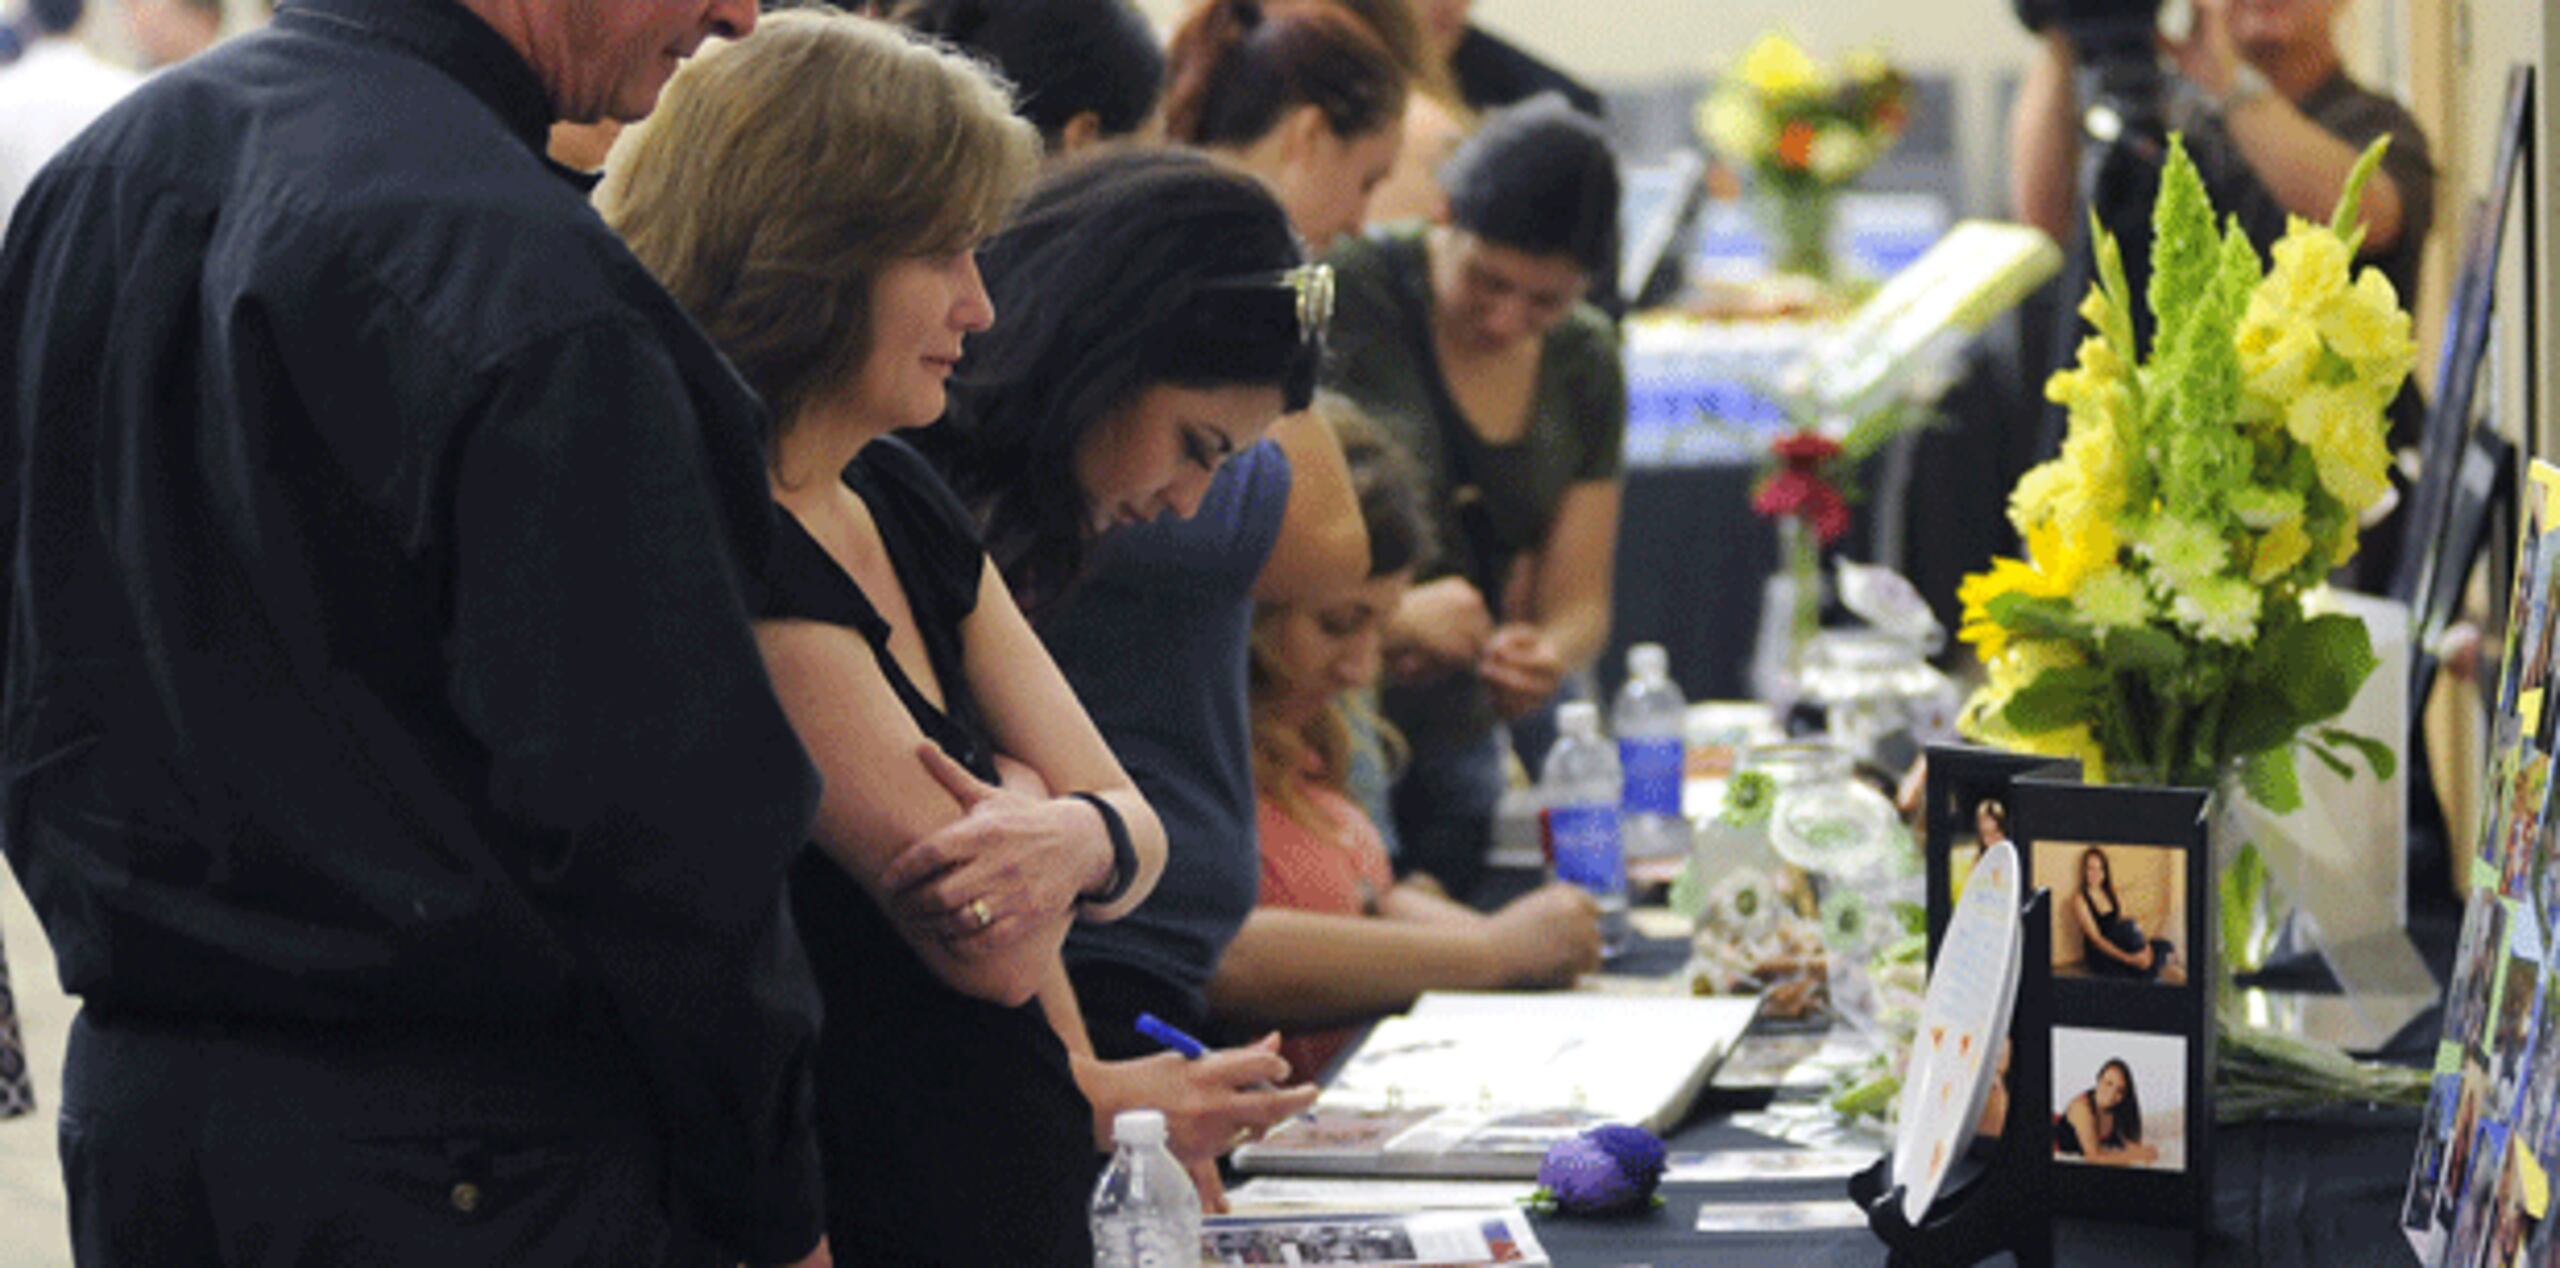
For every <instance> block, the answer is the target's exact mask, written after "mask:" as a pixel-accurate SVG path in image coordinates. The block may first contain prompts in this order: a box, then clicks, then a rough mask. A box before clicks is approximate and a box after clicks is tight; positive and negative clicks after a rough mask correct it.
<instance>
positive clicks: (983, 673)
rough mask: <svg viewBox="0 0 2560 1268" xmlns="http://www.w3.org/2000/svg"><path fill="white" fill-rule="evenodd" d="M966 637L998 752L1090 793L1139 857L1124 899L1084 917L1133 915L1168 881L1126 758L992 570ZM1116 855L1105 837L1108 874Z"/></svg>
mask: <svg viewBox="0 0 2560 1268" xmlns="http://www.w3.org/2000/svg"><path fill="white" fill-rule="evenodd" d="M962 634H963V643H964V646H965V648H966V650H965V651H964V653H963V659H964V663H965V664H966V665H967V667H968V673H969V688H970V690H971V691H972V692H974V693H975V694H976V696H977V700H978V711H979V713H980V714H981V715H982V716H984V717H985V719H986V722H987V730H988V731H989V733H990V735H991V737H992V738H993V740H994V741H995V747H996V748H997V749H998V750H1000V751H1002V752H1004V753H1006V754H1007V755H1009V756H1011V757H1012V758H1014V759H1015V760H1017V761H1020V762H1022V763H1023V764H1024V765H1026V766H1029V767H1030V768H1031V769H1032V770H1033V771H1035V772H1037V773H1038V774H1039V776H1040V778H1041V779H1042V780H1044V781H1046V783H1047V785H1048V787H1049V788H1050V789H1052V790H1053V791H1055V792H1058V793H1072V792H1089V793H1093V794H1095V795H1097V796H1099V797H1101V798H1102V799H1103V800H1105V801H1107V802H1110V803H1111V805H1112V806H1113V808H1115V809H1117V810H1118V811H1119V812H1120V818H1121V821H1122V822H1123V823H1125V824H1126V825H1127V826H1128V829H1129V843H1130V845H1131V846H1133V847H1134V848H1135V849H1136V850H1137V854H1138V873H1137V876H1136V878H1135V879H1134V880H1133V881H1131V882H1130V885H1129V890H1128V892H1127V893H1125V894H1123V895H1121V896H1120V898H1119V899H1118V900H1117V901H1114V902H1113V903H1111V904H1110V905H1109V906H1107V907H1086V908H1083V909H1082V915H1083V916H1084V918H1085V919H1087V920H1096V921H1103V920H1117V919H1119V918H1120V917H1121V916H1123V915H1126V914H1128V913H1129V912H1130V911H1132V910H1134V909H1135V908H1136V907H1137V905H1138V904H1139V903H1141V902H1144V901H1146V897H1147V895H1148V894H1149V893H1152V892H1153V891H1154V890H1155V887H1156V878H1157V877H1159V876H1161V875H1163V874H1164V853H1165V837H1164V825H1163V824H1162V823H1160V822H1159V821H1158V820H1157V819H1156V812H1155V809H1154V808H1153V807H1151V806H1149V805H1148V804H1147V800H1146V798H1145V797H1144V796H1141V795H1140V794H1139V792H1138V786H1137V784H1136V783H1135V782H1134V781H1132V780H1131V779H1130V778H1129V773H1128V772H1127V771H1125V770H1123V769H1121V766H1120V759H1118V758H1116V757H1114V756H1112V754H1111V746H1110V745H1109V744H1107V743H1105V742H1104V741H1103V738H1102V732H1101V731H1100V730H1098V729H1096V728H1095V727H1094V725H1093V719H1092V718H1091V717H1090V716H1088V715H1087V714H1086V713H1085V711H1084V705H1083V704H1082V703H1081V702H1079V701H1078V700H1077V699H1076V694H1075V689H1074V688H1073V687H1070V686H1068V685H1067V678H1066V675H1065V674H1063V673H1060V672H1059V671H1058V665H1057V662H1056V661H1054V660H1051V659H1050V658H1049V651H1048V648H1047V647H1045V646H1043V645H1042V644H1041V642H1040V638H1039V636H1038V635H1036V634H1034V633H1032V632H1031V624H1030V622H1028V621H1026V620H1024V619H1023V616H1022V609H1021V608H1019V607H1017V606H1015V605H1014V601H1013V595H1012V593H1011V592H1009V591H1007V590H1006V589H1005V585H1004V578H1003V576H1002V575H1001V574H999V573H998V572H997V571H996V568H995V565H994V564H993V563H992V562H990V563H988V564H987V565H986V567H985V569H984V571H983V572H982V573H981V575H980V578H979V584H978V606H977V608H976V610H974V611H972V612H971V613H970V614H969V619H968V621H967V622H966V624H964V625H963V626H962ZM1078 804H1081V803H1078ZM1084 813H1085V814H1086V815H1087V816H1088V817H1090V818H1091V819H1092V820H1093V827H1094V830H1095V831H1096V832H1097V833H1100V832H1101V831H1102V824H1101V816H1100V815H1099V814H1097V813H1095V811H1094V810H1093V808H1092V807H1090V806H1086V807H1084ZM1109 848H1110V847H1109V842H1108V839H1107V838H1104V852H1105V856H1106V867H1107V858H1108V854H1109Z"/></svg>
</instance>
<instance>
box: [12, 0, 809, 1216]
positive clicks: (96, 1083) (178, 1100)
mask: <svg viewBox="0 0 2560 1268" xmlns="http://www.w3.org/2000/svg"><path fill="white" fill-rule="evenodd" d="M754 25H755V5H754V3H753V0H646V2H643V0H596V2H594V3H583V2H571V0H558V2H553V3H537V4H522V3H514V2H511V0H306V2H301V3H290V4H288V5H287V6H286V8H285V10H284V12H283V13H282V15H281V16H280V17H279V18H278V19H277V21H276V23H275V24H274V25H273V26H272V27H270V28H268V29H266V30H264V31H262V32H259V33H256V34H253V35H249V36H246V37H243V38H241V39H239V40H237V41H234V42H233V43H231V44H229V45H226V46H224V47H223V48H220V49H218V50H216V51H214V52H212V53H210V54H208V55H206V56H204V57H202V58H198V59H196V60H194V61H191V62H189V63H187V64H185V65H183V66H180V67H176V68H173V69H171V70H169V71H166V72H163V73H162V74H161V75H159V76H158V77H156V78H155V79H153V80H152V81H151V82H150V83H149V84H147V85H146V86H145V87H143V88H142V89H141V90H139V91H138V92H136V93H135V94H134V95H133V96H132V97H131V98H129V99H128V100H127V101H125V102H124V103H123V104H122V105H120V106H119V107H117V108H116V109H115V110H113V111H112V112H110V113H109V114H108V115H107V116H105V117H104V118H103V119H102V120H101V121H100V122H99V123H98V124H97V125H96V126H94V127H92V128H91V129H90V130H89V131H88V132H86V133H85V134H83V135H82V136H81V137H80V139H78V140H77V141H75V142H74V143H73V144H72V145H71V146H70V147H69V148H68V149H67V150H66V151H64V152H63V153H62V154H61V155H60V156H59V157H58V158H57V159H56V161H54V162H53V163H52V164H51V165H50V166H48V167H47V168H46V169H45V171H44V172H43V174H42V175H41V176H40V177H39V178H38V179H37V180H36V182H35V183H34V185H33V187H32V188H31V189H30V191H29V193H28V195H27V197H26V199H25V201H24V202H23V203H22V204H21V205H20V207H19V210H18V214H17V216H16V218H15V219H14V220H13V221H12V223H11V225H10V227H9V230H8V236H7V239H6V242H5V246H0V445H4V446H5V454H4V455H0V510H4V511H5V514H0V552H5V556H6V558H7V560H8V574H7V576H8V583H7V584H8V591H7V624H6V625H5V627H0V629H4V630H5V634H0V638H5V644H4V645H0V646H4V647H5V655H6V677H5V694H0V830H5V833H6V848H7V852H8V856H9V861H10V863H11V864H12V865H13V866H14V867H15V868H16V870H17V873H18V876H19V878H20V880H21V881H22V882H23V883H24V884H25V887H26V889H27V892H28V894H29V896H30V897H31V898H32V899H33V900H34V903H35V906H36V909H37V911H38V912H39V914H40V915H41V916H42V917H43V920H44V924H45V929H46V933H47V934H48V935H49V936H50V937H51V939H52V940H53V943H54V946H55V950H56V953H57V955H58V957H59V960H60V964H61V972H62V976H63V981H64V985H65V986H66V987H67V988H68V989H69V990H70V991H72V992H73V993H75V994H77V995H79V996H80V997H81V998H82V1000H83V1003H84V1006H83V1009H82V1012H81V1015H80V1019H79V1021H78V1022H77V1023H76V1025H75V1028H74V1031H73V1034H72V1041H71V1055H70V1059H69V1061H68V1063H67V1065H66V1072H65V1091H64V1109H63V1114H62V1155H63V1162H64V1169H65V1174H66V1180H67V1182H68V1187H69V1192H70V1205H71V1226H72V1234H73V1240H74V1243H75V1248H76V1253H77V1256H78V1258H79V1260H80V1261H81V1262H83V1263H96V1264H106V1263H115V1264H143V1263H150V1264H180V1263H186V1264H197V1263H215V1262H224V1263H242V1262H256V1263H265V1262H285V1261H291V1262H296V1263H304V1262H338V1263H366V1264H394V1263H399V1264H408V1263H438V1264H448V1263H452V1264H458V1263H499V1262H506V1263H561V1262H572V1261H575V1262H596V1263H611V1264H647V1263H658V1262H667V1261H670V1260H673V1259H676V1258H677V1257H678V1256H679V1255H680V1254H681V1253H682V1252H681V1251H680V1250H679V1249H678V1248H679V1247H685V1246H690V1247H692V1249H693V1251H694V1252H696V1254H697V1255H698V1256H702V1257H708V1256H710V1255H712V1254H715V1253H716V1254H718V1255H719V1256H720V1257H721V1259H722V1260H723V1261H725V1262H736V1261H738V1260H742V1259H743V1260H747V1261H751V1262H758V1263H765V1262H779V1261H787V1260H794V1259H798V1258H801V1257H802V1256H804V1255H809V1254H811V1252H812V1251H813V1248H819V1249H820V1250H821V1257H822V1248H820V1238H819V1233H820V1229H821V1227H822V1224H821V1217H820V1211H819V1209H818V1199H817V1196H816V1195H817V1185H816V1175H815V1167H816V1163H815V1154H814V1151H813V1149H812V1145H811V1140H810V1136H809V1128H808V1121H807V1119H808V1112H809V1111H808V1106H809V1099H810V1093H809V1087H808V1073H807V1062H808V1059H809V1052H810V1045H811V1037H812V1033H813V1030H814V1026H815V1022H816V1017H815V1011H816V1006H815V1002H814V1000H813V998H812V996H811V994H810V990H809V986H808V982H807V966H806V964H805V963H804V962H803V961H802V960H801V959H800V952H799V950H798V943H797V941H796V939H795V938H794V936H793V934H792V931H791V929H790V928H789V926H788V923H787V918H786V917H785V916H784V914H783V908H782V905H781V882H782V875H783V870H784V867H785V865H786V863H787V861H788V859H789V858H790V856H791V855H792V854H793V853H794V851H796V850H797V849H798V848H800V846H801V843H802V841H803V840H804V832H805V829H806V827H807V824H808V821H809V818H810V815H811V814H812V812H813V808H814V804H815V797H816V780H815V776H814V774H813V773H812V771H811V768H810V766H809V764H808V761H807V759H806V757H805V756H804V755H803V754H802V752H801V750H800V747H799V745H798V743H797V742H796V741H795V739H794V738H793V735H792V732H791V729H790V727H789V724H788V723H787V721H786V720H785V718H784V717H783V714H782V712H781V710H780V708H779V707H778V705H777V704H776V703H775V701H774V698H773V695H772V692H771V689H770V687H769V686H768V684H767V683H766V680H765V677H764V674H763V671H762V669H761V666H760V664H759V662H758V659H757V656H756V652H755V648H754V646H753V644H752V641H751V638H750V636H749V634H748V632H747V624H746V613H747V611H748V604H747V601H746V598H745V596H744V594H743V593H742V585H743V584H744V583H743V581H742V578H745V577H748V576H752V575H754V574H755V572H756V571H757V564H756V561H757V560H758V559H759V558H760V557H761V553H762V551H763V549H764V548H765V545H766V541H767V537H768V535H769V532H770V524H769V516H770V514H771V512H770V501H769V499H768V496H767V492H766V487H765V478H764V466H763V460H762V457H761V455H760V452H759V447H758V440H759V433H760V428H761V426H762V416H761V407H760V406H759V405H758V403H757V402H756V400H755V399H754V397H753V395H752V394H751V393H750V392H748V391H747V390H746V388H745V387H744V386H743V385H742V384H741V383H740V381H739V380H738V379H737V377H736V376H735V375H734V374H733V373H732V372H731V371H730V370H729V368H728V367H727V366H726V364H725V363H724V362H723V361H722V360H721V359H720V358H719V356H718V355H717V354H716V353H715V352H714V351H713V349H712V347H711V345H710V344H709V343H708V342H706V341H705V340H704V339H703V337H702V336H701V334H700V333H699V332H698V331H697V330H696V329H695V328H694V326H693V325H692V323H691V322H689V321H688V320H687V319H686V318H685V317H684V315H683V314H682V313H681V312H679V311H678V309H677V307H676V306H675V304H674V303H673V302H672V301H671V300H669V299H668V298H667V297H666V295H665V294H664V293H663V292H662V291H660V289H659V288H658V287H657V285H656V284H655V283H654V282H653V281H652V280H651V279H650V278H649V276H648V275H647V274H646V272H645V271H644V270H643V269H642V268H641V267H640V265H639V264H638V263H637V262H636V261H634V260H633V259H632V258H631V257H630V255H629V254H628V253H627V252H626V251H624V249H623V248H622V246H621V244H620V243H619V242H618V241H617V240H616V239H615V238H614V237H613V235H612V234H611V233H610V232H609V231H607V230H606V228H605V227H604V225H603V224H602V222H601V221H599V220H598V219H597V218H596V217H595V216H594V215H593V213H592V212H591V211H590V210H589V209H588V208H587V206H586V205H585V202H584V199H583V196H582V194H583V190H582V188H581V187H580V186H578V185H577V184H575V183H573V181H571V180H569V179H565V178H564V176H563V174H562V173H561V172H559V171H557V170H554V169H551V168H549V167H548V166H547V165H546V163H545V162H544V160H543V159H542V158H541V157H540V155H541V150H542V145H543V138H544V132H545V130H546V128H547V126H548V125H549V124H550V123H551V122H552V121H553V120H554V119H561V118H565V119H573V120H592V119H597V118H607V117H609V118H616V119H632V118H637V117H639V116H640V115H643V114H645V113H647V111H648V110H649V108H650V107H651V105H652V104H653V103H654V101H655V99H656V96H657V92H658V89H659V87H660V86H661V85H662V84H663V83H664V82H665V80H666V78H667V76H668V75H669V74H670V73H671V72H672V71H673V70H674V68H675V66H676V65H677V63H678V62H679V61H680V60H681V59H683V58H684V57H686V56H688V55H689V54H691V53H692V52H693V50H694V48H695V47H696V46H697V45H698V44H700V43H701V42H702V41H703V40H704V39H705V38H707V37H710V36H713V35H732V36H740V35H744V34H746V33H747V32H748V31H750V30H751V29H752V28H753V27H754ZM705 1243H708V1245H706V1244H705Z"/></svg>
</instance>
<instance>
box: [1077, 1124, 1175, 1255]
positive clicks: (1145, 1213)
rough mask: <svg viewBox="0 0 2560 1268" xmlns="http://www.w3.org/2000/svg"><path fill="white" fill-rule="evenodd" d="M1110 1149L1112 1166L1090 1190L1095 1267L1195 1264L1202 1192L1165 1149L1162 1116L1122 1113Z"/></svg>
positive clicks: (1113, 1132)
mask: <svg viewBox="0 0 2560 1268" xmlns="http://www.w3.org/2000/svg"><path fill="white" fill-rule="evenodd" d="M1111 1144H1112V1153H1111V1165H1110V1166H1108V1167H1105V1168H1104V1169H1103V1172H1102V1180H1101V1182H1100V1183H1098V1184H1096V1185H1094V1186H1093V1262H1094V1265H1095V1268H1191V1265H1193V1264H1197V1263H1199V1262H1200V1191H1199V1190H1198V1189H1196V1188H1193V1187H1192V1184H1191V1174H1190V1173H1189V1172H1187V1171H1184V1170H1183V1169H1182V1164H1181V1163H1180V1162H1179V1161H1177V1160H1175V1158H1174V1156H1173V1151H1172V1150H1170V1149H1167V1148H1165V1143H1164V1113H1163V1111H1161V1110H1151V1109H1133V1110H1122V1111H1120V1113H1119V1114H1118V1115H1117V1116H1115V1117H1114V1118H1113V1119H1112V1120H1111Z"/></svg>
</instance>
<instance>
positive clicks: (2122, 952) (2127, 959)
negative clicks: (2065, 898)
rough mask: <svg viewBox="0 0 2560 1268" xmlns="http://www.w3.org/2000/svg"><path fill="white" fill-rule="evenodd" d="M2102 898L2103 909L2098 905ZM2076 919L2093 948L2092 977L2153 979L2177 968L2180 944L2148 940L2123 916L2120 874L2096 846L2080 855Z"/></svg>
mask: <svg viewBox="0 0 2560 1268" xmlns="http://www.w3.org/2000/svg"><path fill="white" fill-rule="evenodd" d="M2102 898H2103V899H2104V900H2106V901H2105V905H2104V906H2100V905H2099V900H2100V899H2102ZM2071 914H2072V917H2073V919H2074V920H2076V921H2077V922H2078V923H2079V925H2080V937H2081V941H2082V942H2083V943H2085V944H2086V945H2087V947H2088V952H2087V955H2086V957H2085V959H2084V963H2086V964H2087V965H2088V967H2089V971H2090V972H2092V973H2097V974H2103V975H2105V976H2109V977H2139V978H2146V979H2149V978H2157V977H2159V976H2160V975H2161V973H2162V972H2163V971H2164V970H2168V969H2170V968H2172V967H2174V966H2175V965H2176V963H2177V958H2178V952H2177V947H2176V946H2175V944H2173V943H2171V942H2170V941H2169V940H2168V939H2167V938H2146V937H2144V936H2143V933H2142V926H2141V924H2139V923H2138V922H2136V921H2135V920H2134V918H2133V917H2131V916H2128V915H2126V914H2124V904H2122V903H2119V902H2117V901H2116V882H2115V871H2114V869H2113V868H2112V867H2111V866H2110V865H2109V864H2108V862H2107V852H2106V851H2104V850H2101V849H2099V848H2098V847H2096V846H2094V845H2093V846H2090V847H2089V848H2088V849H2086V850H2083V851H2081V852H2080V893H2079V896H2078V901H2076V902H2074V903H2072V904H2071Z"/></svg>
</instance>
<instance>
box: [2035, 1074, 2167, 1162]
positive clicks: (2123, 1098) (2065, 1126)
mask: <svg viewBox="0 0 2560 1268" xmlns="http://www.w3.org/2000/svg"><path fill="white" fill-rule="evenodd" d="M2053 1152H2054V1153H2055V1154H2056V1155H2057V1156H2060V1157H2069V1158H2077V1159H2079V1160H2080V1161H2082V1162H2086V1163H2091V1164H2094V1165H2096V1166H2101V1167H2148V1166H2151V1165H2152V1164H2154V1163H2157V1162H2159V1161H2160V1149H2159V1147H2158V1146H2156V1145H2147V1144H2144V1143H2143V1142H2142V1093H2141V1092H2140V1091H2138V1090H2137V1089H2135V1087H2134V1085H2133V1067H2131V1066H2128V1065H2126V1064H2125V1063H2124V1062H2123V1061H2121V1060H2110V1061H2108V1062H2107V1063H2106V1064H2105V1065H2102V1066H2100V1067H2098V1077H2097V1079H2096V1080H2095V1081H2094V1082H2092V1083H2091V1084H2090V1086H2089V1089H2088V1090H2087V1091H2085V1092H2082V1093H2081V1094H2079V1095H2078V1096H2075V1097H2073V1098H2071V1104H2070V1105H2069V1106H2068V1107H2066V1108H2065V1109H2064V1110H2063V1111H2062V1118H2061V1119H2060V1121H2057V1122H2056V1123H2054V1125H2053Z"/></svg>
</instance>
